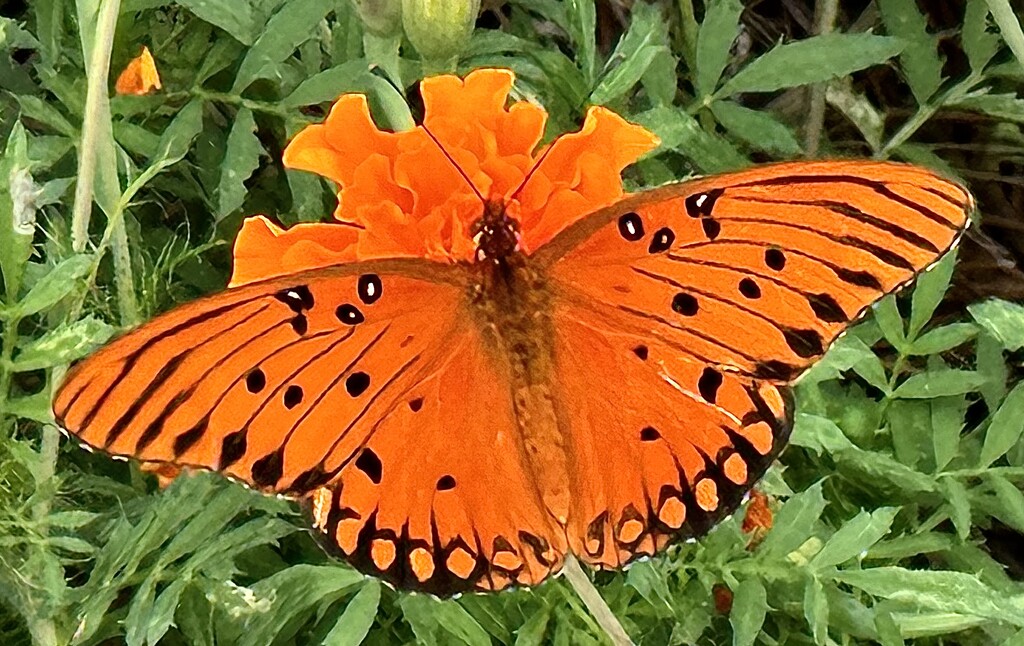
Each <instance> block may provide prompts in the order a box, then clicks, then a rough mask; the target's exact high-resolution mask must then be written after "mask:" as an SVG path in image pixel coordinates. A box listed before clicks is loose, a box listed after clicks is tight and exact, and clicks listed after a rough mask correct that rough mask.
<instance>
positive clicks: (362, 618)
mask: <svg viewBox="0 0 1024 646" xmlns="http://www.w3.org/2000/svg"><path fill="white" fill-rule="evenodd" d="M378 606H380V583H379V582H377V581H376V580H373V579H371V580H369V581H367V582H366V583H365V584H364V585H363V587H362V588H361V589H360V590H359V592H357V593H356V596H354V597H352V600H351V601H349V602H348V605H347V606H345V612H343V613H341V616H340V617H338V621H336V622H335V624H334V627H333V628H331V632H329V633H327V636H326V637H324V640H323V642H322V643H323V645H324V646H358V645H359V644H361V643H363V640H364V639H365V638H366V635H367V633H369V632H370V628H372V627H373V622H374V620H375V619H376V618H377V608H378Z"/></svg>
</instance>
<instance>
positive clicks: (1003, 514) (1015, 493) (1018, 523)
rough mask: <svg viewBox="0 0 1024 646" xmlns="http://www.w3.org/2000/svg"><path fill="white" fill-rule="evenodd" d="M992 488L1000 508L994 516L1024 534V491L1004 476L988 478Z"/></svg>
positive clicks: (990, 476)
mask: <svg viewBox="0 0 1024 646" xmlns="http://www.w3.org/2000/svg"><path fill="white" fill-rule="evenodd" d="M985 479H986V481H988V484H989V486H990V487H992V493H994V494H995V501H996V503H997V504H998V506H997V507H996V508H995V509H993V510H992V515H993V516H995V517H996V518H998V519H999V520H1001V521H1002V522H1004V523H1006V525H1008V526H1010V527H1012V528H1013V529H1015V530H1017V531H1018V532H1024V491H1021V490H1020V488H1019V487H1018V486H1017V485H1015V484H1014V483H1012V482H1010V481H1009V480H1007V479H1006V478H1003V477H1002V476H1000V475H998V474H995V473H992V474H989V475H987V476H986V478H985Z"/></svg>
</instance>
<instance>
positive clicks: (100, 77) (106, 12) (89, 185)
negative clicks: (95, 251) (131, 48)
mask: <svg viewBox="0 0 1024 646" xmlns="http://www.w3.org/2000/svg"><path fill="white" fill-rule="evenodd" d="M120 9H121V0H106V1H105V2H104V3H103V5H102V6H101V7H100V10H99V15H98V16H97V20H96V38H95V40H94V42H93V46H92V56H91V57H90V60H89V69H88V72H87V74H86V76H87V78H88V81H87V84H86V92H85V113H84V114H83V115H82V141H81V144H80V145H79V150H78V180H77V184H76V185H75V205H74V209H73V211H72V215H71V247H72V248H73V249H74V250H75V251H76V252H78V253H81V252H83V251H85V246H86V244H88V242H89V218H90V217H91V216H92V198H93V182H94V180H95V179H96V152H97V150H96V149H97V144H98V142H99V136H100V129H99V128H98V127H97V126H98V123H99V121H100V118H101V117H102V114H103V100H104V98H105V97H106V96H107V78H108V77H109V75H110V51H111V49H113V46H114V29H115V28H116V26H117V15H118V12H119V11H120Z"/></svg>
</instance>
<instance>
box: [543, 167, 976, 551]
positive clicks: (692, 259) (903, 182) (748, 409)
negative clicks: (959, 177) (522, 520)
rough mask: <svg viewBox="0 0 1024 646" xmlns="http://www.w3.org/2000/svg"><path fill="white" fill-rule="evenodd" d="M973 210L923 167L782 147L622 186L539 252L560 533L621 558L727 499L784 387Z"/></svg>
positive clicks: (781, 423) (704, 517)
mask: <svg viewBox="0 0 1024 646" xmlns="http://www.w3.org/2000/svg"><path fill="white" fill-rule="evenodd" d="M972 208H973V203H972V200H971V197H970V196H969V194H968V193H967V192H966V191H964V190H963V189H961V188H960V187H959V186H957V185H955V184H953V183H951V182H948V181H946V180H943V179H941V178H939V177H937V176H935V175H934V174H932V173H930V172H928V171H925V170H923V169H920V168H915V167H910V166H904V165H899V164H890V163H865V162H821V163H793V164H779V165H774V166H767V167H761V168H757V169H754V170H749V171H744V172H740V173H734V174H729V175H722V176H717V177H710V178H707V179H702V180H697V181H693V182H688V183H684V184H681V185H674V186H668V187H664V188H662V189H655V190H653V191H648V192H645V193H640V194H638V195H635V196H632V197H630V198H626V199H625V200H624V201H623V202H622V203H620V204H618V205H616V206H614V207H612V208H610V209H605V210H603V211H601V212H599V213H597V214H595V215H594V216H591V217H590V218H589V219H587V220H584V221H583V222H581V223H579V224H578V225H576V226H574V227H573V228H570V229H569V230H567V231H566V232H564V233H563V234H561V236H560V237H559V238H557V239H556V240H554V241H552V243H551V244H550V246H549V248H546V249H542V250H541V251H540V252H538V259H539V260H541V261H542V262H546V263H547V262H549V263H552V265H551V268H550V272H549V276H550V280H551V290H552V292H553V294H554V302H555V306H554V311H553V317H554V327H555V329H556V330H557V339H556V342H555V352H554V354H555V358H556V366H555V370H554V374H553V376H552V380H551V381H552V384H553V388H554V389H555V391H556V400H557V402H558V405H559V407H560V410H561V411H562V418H563V419H564V420H566V422H567V423H566V426H567V430H568V432H569V435H570V437H571V438H572V444H573V446H574V447H575V449H576V452H577V453H576V460H575V463H574V465H573V469H572V473H571V474H570V478H571V481H572V485H571V487H570V490H571V491H572V492H573V494H574V498H573V507H572V509H573V513H572V514H571V515H570V516H571V523H570V525H569V528H568V530H569V531H568V534H569V546H570V549H571V550H572V551H573V552H575V553H576V554H578V555H580V556H581V558H582V559H584V560H586V561H588V562H590V563H593V564H595V565H599V566H617V565H620V564H622V563H625V562H627V561H628V560H630V559H631V558H633V557H634V556H636V555H638V554H651V553H653V552H654V551H655V550H656V549H657V548H659V547H660V546H661V545H663V544H664V543H665V542H667V541H668V540H669V538H671V537H673V536H679V535H694V534H700V533H703V532H704V531H706V530H707V529H708V528H709V527H710V526H711V525H712V524H713V523H714V522H715V521H716V520H717V519H718V518H720V517H721V516H723V515H724V514H727V513H730V512H731V511H732V509H734V508H735V507H736V505H737V504H738V503H739V501H740V499H741V497H742V494H743V493H744V492H745V491H746V490H747V488H749V486H750V485H751V484H752V483H753V482H754V481H755V480H756V479H757V478H759V477H760V476H761V475H762V474H763V473H764V471H765V469H766V468H767V467H768V465H769V464H770V463H771V460H772V459H773V458H774V456H775V455H776V454H777V453H778V452H779V451H780V450H781V448H782V446H783V445H784V443H785V440H786V438H787V436H788V433H789V430H790V427H791V419H792V406H791V404H790V403H789V402H790V395H789V392H788V389H787V388H786V387H785V384H786V383H788V382H790V381H792V380H793V379H795V378H796V377H798V376H799V375H800V374H801V372H802V371H803V370H805V369H806V368H807V367H808V366H809V365H810V364H811V363H812V362H813V361H814V360H816V359H817V358H819V357H820V356H821V355H822V354H823V353H824V352H825V350H826V349H827V348H828V346H829V345H830V344H831V343H832V341H833V340H834V339H835V338H836V337H837V336H838V335H839V334H840V333H841V332H842V331H843V330H844V329H845V328H846V326H847V325H849V324H850V322H851V321H854V320H856V319H857V318H858V317H859V316H860V315H861V314H862V313H863V312H864V311H865V309H866V308H867V307H868V306H870V304H871V303H873V302H875V301H876V300H878V299H879V298H880V297H881V296H883V295H884V294H886V293H889V292H892V291H894V290H896V289H898V288H899V287H901V286H902V285H905V284H906V283H907V282H909V281H910V280H911V279H912V278H913V277H914V276H915V275H916V274H917V273H918V272H920V271H921V270H923V269H924V268H926V267H927V266H928V265H929V264H931V263H932V262H934V261H935V260H936V259H937V258H938V257H939V256H940V255H941V254H942V253H944V252H945V251H946V250H948V249H949V248H950V247H952V246H953V245H954V244H955V242H956V241H957V240H958V238H959V236H960V234H961V232H962V231H963V228H964V226H965V225H966V222H967V215H968V212H969V211H970V210H971V209H972Z"/></svg>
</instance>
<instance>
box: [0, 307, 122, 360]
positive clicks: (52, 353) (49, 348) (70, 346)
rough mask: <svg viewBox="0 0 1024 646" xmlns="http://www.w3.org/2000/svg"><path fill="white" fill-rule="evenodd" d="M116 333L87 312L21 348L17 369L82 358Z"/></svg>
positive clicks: (17, 356)
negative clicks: (79, 318) (82, 316)
mask: <svg viewBox="0 0 1024 646" xmlns="http://www.w3.org/2000/svg"><path fill="white" fill-rule="evenodd" d="M113 335H114V328H113V327H111V326H110V325H109V324H107V323H105V322H103V321H101V320H99V319H98V318H95V317H93V316H87V317H85V318H84V319H81V320H78V321H75V322H74V323H71V324H69V325H64V326H61V327H58V328H55V329H53V330H50V331H49V332H47V333H46V334H44V335H43V336H41V337H39V338H38V339H35V340H34V341H32V342H31V343H29V344H28V345H26V346H25V347H23V348H22V349H21V352H19V353H18V354H17V355H16V356H15V357H14V365H13V367H12V369H13V370H14V371H15V372H24V371H26V370H38V369H39V368H51V367H53V366H58V365H61V364H65V363H71V362H72V361H74V360H75V359H81V358H82V357H84V356H85V355H87V354H89V353H90V352H92V351H93V350H94V349H96V348H97V347H98V346H100V345H101V344H103V343H105V342H106V341H107V340H108V339H110V337H111V336H113Z"/></svg>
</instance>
